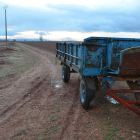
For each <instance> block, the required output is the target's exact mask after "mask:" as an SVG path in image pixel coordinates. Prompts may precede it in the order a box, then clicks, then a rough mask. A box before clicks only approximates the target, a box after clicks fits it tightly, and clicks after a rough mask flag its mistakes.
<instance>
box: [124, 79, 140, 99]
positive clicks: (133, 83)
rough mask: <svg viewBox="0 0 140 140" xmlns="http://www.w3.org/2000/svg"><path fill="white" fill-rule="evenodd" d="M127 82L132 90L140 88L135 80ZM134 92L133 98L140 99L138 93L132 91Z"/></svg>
mask: <svg viewBox="0 0 140 140" xmlns="http://www.w3.org/2000/svg"><path fill="white" fill-rule="evenodd" d="M127 84H128V86H129V87H130V89H134V90H139V89H140V85H139V83H138V82H137V81H136V82H133V81H127ZM134 94H135V99H136V100H140V93H134Z"/></svg>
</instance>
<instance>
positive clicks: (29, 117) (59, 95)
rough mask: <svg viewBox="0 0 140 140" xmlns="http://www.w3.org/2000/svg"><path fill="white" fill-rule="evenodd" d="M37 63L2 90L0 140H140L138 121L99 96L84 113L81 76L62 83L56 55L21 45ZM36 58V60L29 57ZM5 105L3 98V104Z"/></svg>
mask: <svg viewBox="0 0 140 140" xmlns="http://www.w3.org/2000/svg"><path fill="white" fill-rule="evenodd" d="M17 45H18V47H19V48H20V49H21V50H22V51H23V52H30V55H29V56H30V58H28V61H30V62H32V61H35V60H36V61H37V63H36V64H35V65H34V66H33V67H32V68H30V69H29V70H27V71H26V72H23V73H21V74H19V75H18V76H15V77H14V78H13V79H11V80H5V81H4V82H3V84H2V85H1V86H0V97H1V99H7V100H5V101H4V103H3V104H1V106H0V140H11V139H12V140H19V139H20V140H43V139H44V140H51V139H56V140H78V139H79V140H86V139H87V140H92V139H93V140H102V139H103V140H113V139H114V140H123V139H124V140H126V139H128V140H129V139H131V140H132V139H135V140H136V139H137V140H138V139H139V138H140V118H139V117H138V116H136V115H135V114H133V113H132V112H131V111H129V110H128V109H126V108H124V107H123V106H122V105H119V104H116V105H115V104H111V103H110V102H108V101H107V100H106V99H105V97H104V96H102V94H101V93H99V94H97V96H96V101H95V103H94V106H92V107H91V109H89V110H88V111H85V110H83V109H82V108H81V106H80V101H79V79H80V76H79V74H72V75H71V80H70V82H69V83H68V84H65V83H63V82H62V80H61V66H60V62H59V61H58V60H56V58H55V54H52V53H50V52H47V51H44V50H41V49H39V48H36V47H32V46H29V45H25V44H20V43H17ZM31 56H32V57H31ZM0 101H1V100H0Z"/></svg>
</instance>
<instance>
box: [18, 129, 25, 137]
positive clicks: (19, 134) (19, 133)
mask: <svg viewBox="0 0 140 140" xmlns="http://www.w3.org/2000/svg"><path fill="white" fill-rule="evenodd" d="M26 134H27V132H26V130H20V131H19V132H18V133H17V134H16V135H17V136H21V135H26Z"/></svg>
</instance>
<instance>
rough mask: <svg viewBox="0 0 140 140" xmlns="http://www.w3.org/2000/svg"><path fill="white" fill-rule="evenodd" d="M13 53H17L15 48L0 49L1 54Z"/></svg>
mask: <svg viewBox="0 0 140 140" xmlns="http://www.w3.org/2000/svg"><path fill="white" fill-rule="evenodd" d="M11 51H16V50H14V49H13V48H9V47H7V48H0V53H4V52H11Z"/></svg>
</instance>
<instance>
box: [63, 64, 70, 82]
mask: <svg viewBox="0 0 140 140" xmlns="http://www.w3.org/2000/svg"><path fill="white" fill-rule="evenodd" d="M63 70H64V78H63ZM62 79H63V81H64V82H65V83H68V82H69V80H70V67H69V66H67V65H63V66H62Z"/></svg>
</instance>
